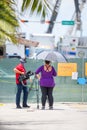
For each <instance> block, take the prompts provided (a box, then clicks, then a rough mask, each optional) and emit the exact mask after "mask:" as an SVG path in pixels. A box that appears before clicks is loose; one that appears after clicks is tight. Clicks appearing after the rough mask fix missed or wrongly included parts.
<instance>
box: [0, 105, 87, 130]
mask: <svg viewBox="0 0 87 130" xmlns="http://www.w3.org/2000/svg"><path fill="white" fill-rule="evenodd" d="M29 105H30V106H31V108H27V109H24V108H23V109H16V108H15V104H9V103H7V104H2V103H0V130H1V129H2V130H46V129H47V130H87V104H79V103H55V104H54V110H49V109H48V106H46V110H41V109H37V104H29ZM40 108H41V104H40Z"/></svg>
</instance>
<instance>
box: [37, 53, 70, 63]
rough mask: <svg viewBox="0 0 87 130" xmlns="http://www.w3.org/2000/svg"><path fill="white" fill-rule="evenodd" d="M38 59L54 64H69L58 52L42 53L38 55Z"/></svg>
mask: <svg viewBox="0 0 87 130" xmlns="http://www.w3.org/2000/svg"><path fill="white" fill-rule="evenodd" d="M36 59H42V60H48V61H53V62H67V59H66V58H65V57H64V56H63V55H62V54H61V53H60V52H58V51H42V52H40V53H38V54H37V55H36Z"/></svg>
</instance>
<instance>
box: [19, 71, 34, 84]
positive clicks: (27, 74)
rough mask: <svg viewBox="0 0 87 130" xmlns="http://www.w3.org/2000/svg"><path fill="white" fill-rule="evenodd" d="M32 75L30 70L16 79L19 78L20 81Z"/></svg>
mask: <svg viewBox="0 0 87 130" xmlns="http://www.w3.org/2000/svg"><path fill="white" fill-rule="evenodd" d="M32 75H34V73H33V72H31V71H28V72H27V73H26V74H24V75H20V76H19V78H18V79H19V81H20V82H22V81H23V80H27V79H29V78H30V76H32Z"/></svg>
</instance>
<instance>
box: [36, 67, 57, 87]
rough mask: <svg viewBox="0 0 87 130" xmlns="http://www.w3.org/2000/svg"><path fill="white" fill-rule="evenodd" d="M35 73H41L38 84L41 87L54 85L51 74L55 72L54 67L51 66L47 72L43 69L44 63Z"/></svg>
mask: <svg viewBox="0 0 87 130" xmlns="http://www.w3.org/2000/svg"><path fill="white" fill-rule="evenodd" d="M35 73H36V74H39V73H41V78H40V86H42V87H54V86H55V82H54V78H53V76H56V75H57V73H56V71H55V69H54V67H53V66H52V70H51V71H49V72H46V71H45V70H44V65H42V66H40V67H39V68H38V69H37V70H36V72H35Z"/></svg>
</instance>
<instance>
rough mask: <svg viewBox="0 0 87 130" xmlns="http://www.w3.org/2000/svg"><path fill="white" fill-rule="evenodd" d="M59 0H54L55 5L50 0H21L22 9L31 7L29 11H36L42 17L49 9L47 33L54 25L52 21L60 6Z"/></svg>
mask: <svg viewBox="0 0 87 130" xmlns="http://www.w3.org/2000/svg"><path fill="white" fill-rule="evenodd" d="M60 4H61V0H55V6H54V5H53V4H52V2H50V0H23V4H22V11H24V10H25V9H27V8H28V7H31V9H30V12H31V13H33V12H35V11H36V12H37V14H40V13H41V14H42V17H43V18H44V17H45V16H46V15H47V14H48V13H49V11H51V19H50V22H49V26H48V29H47V33H52V30H53V27H54V21H56V18H57V15H58V9H59V7H60Z"/></svg>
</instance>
